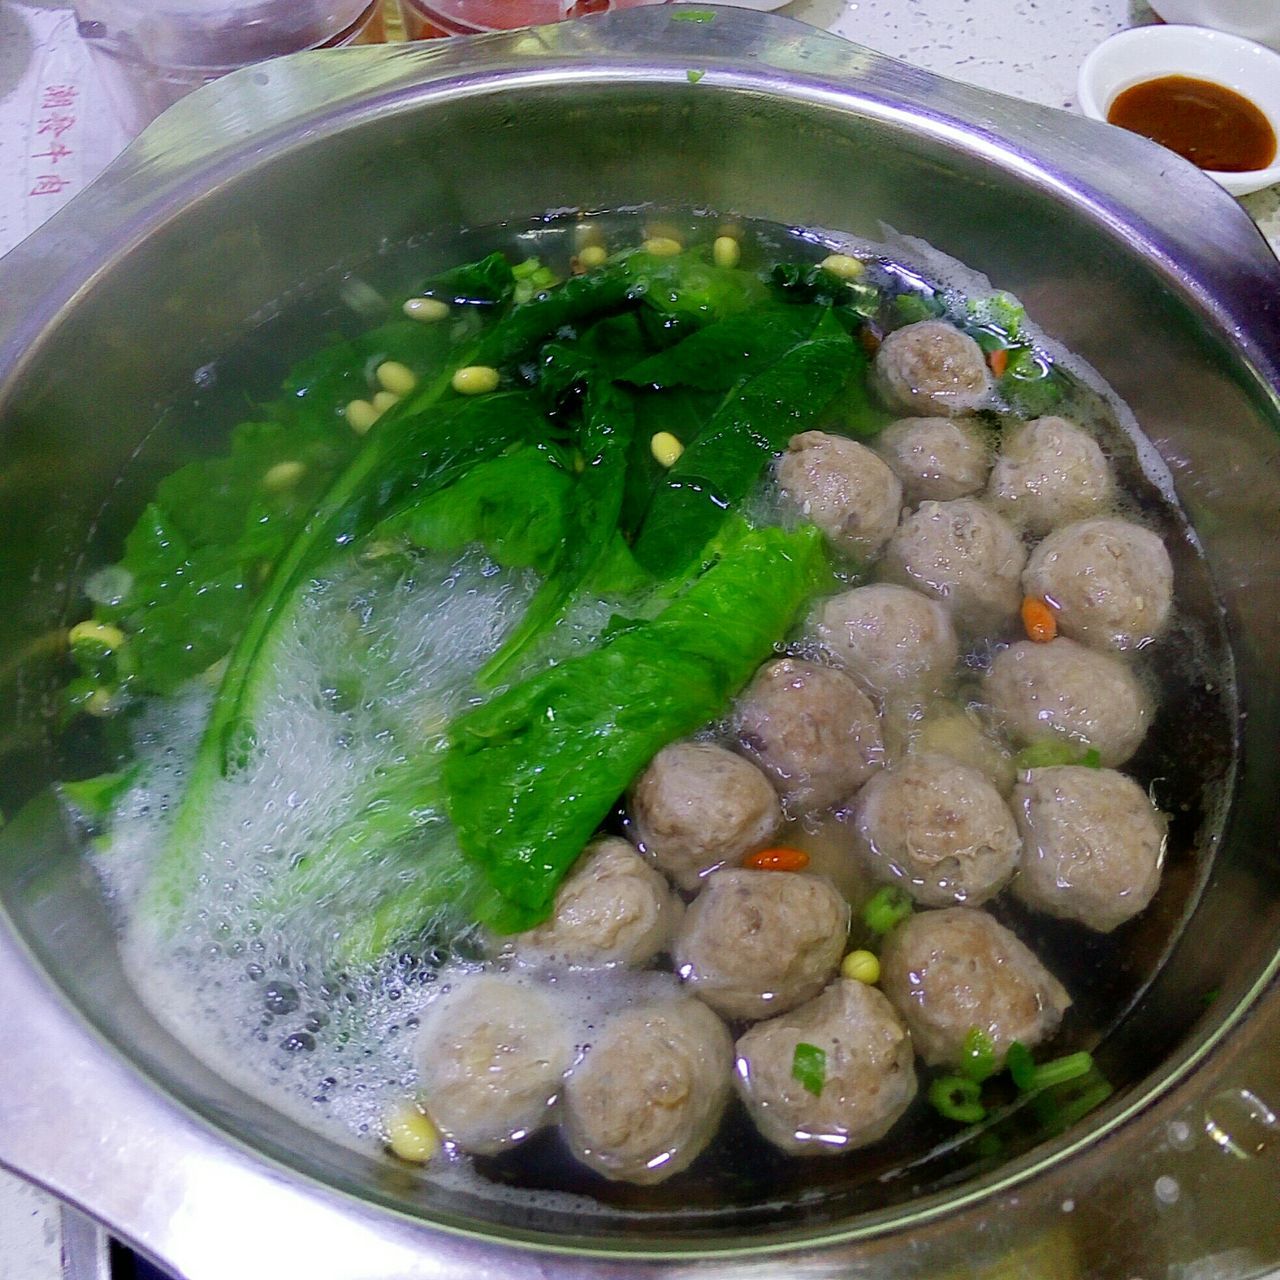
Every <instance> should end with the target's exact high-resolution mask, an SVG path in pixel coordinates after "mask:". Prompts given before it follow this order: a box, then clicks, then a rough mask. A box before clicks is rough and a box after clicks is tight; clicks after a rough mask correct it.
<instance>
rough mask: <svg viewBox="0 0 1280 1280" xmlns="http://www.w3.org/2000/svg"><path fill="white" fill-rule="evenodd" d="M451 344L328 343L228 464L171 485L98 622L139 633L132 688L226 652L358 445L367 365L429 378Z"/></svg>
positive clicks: (402, 338) (405, 338)
mask: <svg viewBox="0 0 1280 1280" xmlns="http://www.w3.org/2000/svg"><path fill="white" fill-rule="evenodd" d="M447 347H448V338H447V335H445V334H444V333H443V331H442V330H441V329H440V328H437V327H434V326H425V325H420V324H414V323H413V322H411V321H398V322H396V323H394V324H390V325H386V326H384V327H382V328H380V329H375V330H373V331H372V332H370V333H368V334H365V335H363V336H362V337H360V338H358V339H355V340H353V341H350V342H343V343H339V344H337V345H335V346H333V347H330V348H329V349H328V350H327V351H324V352H322V353H320V354H319V355H317V356H314V357H311V358H309V359H308V360H306V361H304V362H302V363H301V364H300V365H298V366H297V367H296V368H295V369H294V370H293V371H292V373H291V374H290V376H289V377H288V378H287V379H286V381H285V385H284V391H285V395H284V397H283V398H282V399H280V400H278V401H275V402H273V403H271V404H268V405H265V406H263V408H262V409H261V417H260V418H259V419H258V420H255V421H252V422H247V423H244V424H242V425H241V426H239V427H237V428H236V430H235V431H234V432H233V433H232V437H231V447H230V452H229V453H228V454H227V455H226V456H224V457H218V458H210V459H202V460H200V461H197V462H192V463H190V464H188V465H187V466H185V467H183V468H182V469H181V470H179V471H177V472H175V473H174V474H173V475H171V476H169V477H167V478H166V479H165V480H163V481H161V483H160V486H159V488H158V490H157V492H156V496H155V498H154V499H153V501H152V502H151V503H150V504H149V505H148V506H147V507H146V509H145V510H144V511H143V513H142V515H141V517H140V518H139V520H138V523H137V525H136V526H135V527H134V529H133V531H132V532H131V533H130V534H129V536H128V538H127V539H126V541H125V547H124V555H123V557H122V558H121V561H120V563H119V565H118V566H117V571H118V577H119V580H120V581H121V582H123V583H126V584H127V589H126V590H125V591H124V592H123V594H122V596H121V598H119V599H118V600H114V601H113V602H112V603H110V604H105V605H101V606H99V607H98V608H97V609H96V610H95V612H94V615H93V616H94V618H95V620H97V621H99V622H103V623H109V624H112V625H115V626H118V627H120V628H121V629H122V630H123V631H124V632H125V634H126V635H127V636H128V637H129V645H128V654H129V669H128V672H127V675H126V683H127V684H129V685H130V686H136V688H137V689H138V690H140V691H142V692H147V693H160V694H171V693H173V692H174V691H175V690H176V689H177V688H178V687H179V686H181V685H182V684H184V683H185V682H186V681H187V680H190V679H191V678H192V677H193V676H196V675H199V674H200V673H201V672H202V671H204V670H205V669H206V668H207V667H209V666H210V665H211V664H212V663H214V662H216V661H217V660H218V659H220V658H222V657H224V656H225V655H226V654H227V652H228V651H229V650H230V649H231V646H232V645H233V644H234V643H235V640H236V637H237V636H239V634H240V633H241V632H242V631H243V630H244V628H245V625H246V623H247V620H248V617H249V614H250V612H251V610H252V608H253V603H254V600H255V599H256V597H257V596H258V595H259V593H260V592H261V590H262V588H263V584H264V583H265V582H266V580H267V578H268V577H269V576H270V574H271V571H272V568H273V566H274V565H275V563H276V562H277V561H278V560H279V559H280V557H282V556H283V554H284V552H285V551H286V549H287V548H288V546H289V544H290V543H291V542H292V540H293V539H294V537H296V536H297V534H298V532H299V530H300V529H301V528H302V526H303V524H304V523H305V522H306V520H307V518H308V515H309V513H310V511H311V509H312V508H313V507H314V506H315V504H316V503H317V502H318V501H319V499H320V496H321V495H322V494H323V493H324V491H325V489H326V488H327V486H328V485H329V484H330V483H331V482H332V480H333V478H334V477H335V476H336V475H337V473H338V472H339V471H340V470H341V469H342V467H343V466H345V465H346V464H347V462H348V461H349V460H350V459H351V458H352V457H353V456H354V454H355V453H356V452H357V450H358V449H359V448H360V444H361V442H360V439H359V437H358V436H357V435H356V434H355V433H354V432H353V431H352V430H351V428H350V427H349V426H348V424H347V422H346V420H345V419H344V418H343V417H342V414H341V409H342V406H343V405H345V404H346V403H347V402H348V401H349V400H352V399H355V398H358V397H362V396H365V395H367V394H368V383H367V381H366V376H365V368H366V366H367V365H369V364H371V363H376V362H380V361H382V360H387V359H393V360H397V361H399V362H400V363H402V364H406V365H407V366H408V367H410V368H411V369H413V370H414V371H415V372H416V373H419V374H423V373H426V372H427V371H429V370H430V369H431V368H432V367H433V366H438V365H439V363H440V362H441V361H442V360H443V359H444V354H445V352H446V350H447ZM84 670H85V674H86V675H92V676H96V675H97V674H98V673H96V672H91V671H89V670H88V669H87V668H84Z"/></svg>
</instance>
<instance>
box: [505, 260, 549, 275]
mask: <svg viewBox="0 0 1280 1280" xmlns="http://www.w3.org/2000/svg"><path fill="white" fill-rule="evenodd" d="M541 267H542V263H541V262H539V261H538V259H537V258H526V259H525V260H524V261H523V262H517V263H516V265H515V266H514V267H512V268H511V274H512V275H513V276H515V278H516V279H517V280H528V279H530V278H532V277H533V276H534V275H536V274H537V272H538V271H539V269H540V268H541Z"/></svg>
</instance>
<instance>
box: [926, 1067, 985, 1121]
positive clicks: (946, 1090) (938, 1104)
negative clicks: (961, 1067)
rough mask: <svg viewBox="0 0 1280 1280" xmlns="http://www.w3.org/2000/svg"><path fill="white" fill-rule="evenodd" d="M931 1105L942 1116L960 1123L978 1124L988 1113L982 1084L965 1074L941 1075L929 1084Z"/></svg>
mask: <svg viewBox="0 0 1280 1280" xmlns="http://www.w3.org/2000/svg"><path fill="white" fill-rule="evenodd" d="M929 1105H930V1106H932V1107H933V1109H934V1110H935V1111H936V1112H937V1113H938V1114H939V1115H940V1116H944V1117H945V1118H946V1119H948V1120H955V1121H956V1122H957V1123H959V1124H977V1123H978V1121H979V1120H982V1119H985V1118H986V1114H987V1109H986V1107H984V1106H983V1105H982V1088H981V1086H980V1085H979V1084H978V1082H977V1081H976V1080H966V1079H965V1077H964V1076H939V1077H938V1078H937V1079H936V1080H935V1081H934V1082H933V1083H932V1084H931V1085H930V1086H929Z"/></svg>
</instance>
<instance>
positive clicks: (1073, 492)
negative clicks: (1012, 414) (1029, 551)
mask: <svg viewBox="0 0 1280 1280" xmlns="http://www.w3.org/2000/svg"><path fill="white" fill-rule="evenodd" d="M1111 490H1112V482H1111V468H1110V467H1109V466H1108V465H1107V460H1106V458H1104V457H1103V456H1102V450H1101V449H1099V448H1098V443H1097V441H1096V440H1094V438H1093V437H1092V436H1091V435H1089V434H1088V433H1087V432H1085V431H1082V430H1081V429H1080V428H1079V427H1078V426H1076V424H1075V423H1074V422H1068V421H1067V420H1066V418H1036V419H1035V420H1034V421H1032V422H1026V423H1023V424H1022V425H1021V426H1018V427H1015V428H1014V429H1013V430H1012V431H1010V432H1009V434H1008V435H1007V436H1006V437H1005V439H1004V442H1003V444H1002V445H1001V447H1000V456H999V457H998V458H997V459H996V463H995V466H994V467H993V468H992V470H991V481H990V483H989V485H988V487H987V497H988V498H989V500H990V502H991V505H992V506H993V507H995V508H996V510H997V511H999V512H1000V513H1001V514H1002V515H1004V516H1006V517H1008V519H1010V520H1012V521H1013V523H1014V524H1016V525H1018V526H1019V527H1020V528H1023V529H1026V530H1027V532H1028V533H1031V534H1033V535H1034V536H1036V537H1040V536H1041V535H1042V534H1045V533H1048V532H1049V530H1050V529H1053V528H1056V527H1057V526H1058V525H1060V524H1066V523H1068V522H1069V521H1071V520H1081V519H1083V518H1084V517H1085V516H1091V515H1094V514H1095V513H1097V512H1099V511H1102V510H1103V509H1105V508H1106V506H1107V504H1108V503H1110V501H1111Z"/></svg>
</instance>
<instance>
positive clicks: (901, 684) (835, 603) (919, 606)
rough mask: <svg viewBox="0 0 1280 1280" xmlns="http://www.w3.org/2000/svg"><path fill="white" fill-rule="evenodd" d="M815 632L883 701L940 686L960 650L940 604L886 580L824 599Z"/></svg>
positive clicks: (842, 664)
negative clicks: (887, 582)
mask: <svg viewBox="0 0 1280 1280" xmlns="http://www.w3.org/2000/svg"><path fill="white" fill-rule="evenodd" d="M814 631H815V633H816V635H817V639H818V642H819V644H821V645H822V647H823V649H824V650H825V652H826V653H827V654H828V655H829V656H830V658H831V660H832V661H833V662H834V663H835V664H836V665H837V666H840V667H843V668H844V669H845V670H846V671H847V672H848V673H849V674H850V675H851V676H852V677H853V678H854V679H855V680H856V681H857V682H858V683H859V684H860V685H862V687H863V688H864V689H866V690H867V691H868V692H869V693H871V694H872V695H873V696H874V697H877V698H880V699H882V700H883V699H885V698H888V697H891V696H897V695H899V694H910V693H914V692H917V691H927V690H931V689H936V688H939V687H941V686H942V685H943V684H944V683H945V682H946V681H947V680H948V679H949V678H950V676H951V674H952V672H953V671H954V670H955V665H956V661H957V659H958V657H959V653H960V645H959V642H958V641H957V640H956V632H955V628H954V627H953V626H952V625H951V618H950V616H949V615H948V613H947V611H946V609H944V608H943V607H942V605H940V604H938V603H937V601H936V600H930V599H928V598H927V597H926V596H922V595H921V594H920V593H919V592H918V591H912V590H910V589H909V588H907V587H899V586H893V585H890V584H886V583H878V584H876V585H874V586H869V587H855V588H854V589H853V590H852V591H845V592H843V593H842V594H841V595H838V596H832V597H831V598H830V599H829V600H826V601H824V602H823V604H822V605H821V606H820V608H819V609H818V613H817V617H816V620H815V626H814Z"/></svg>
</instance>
